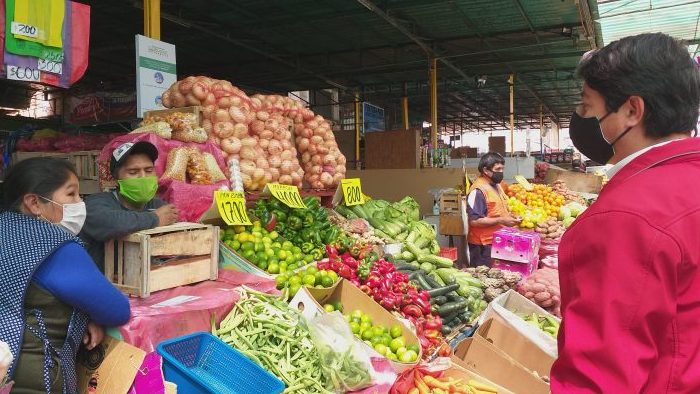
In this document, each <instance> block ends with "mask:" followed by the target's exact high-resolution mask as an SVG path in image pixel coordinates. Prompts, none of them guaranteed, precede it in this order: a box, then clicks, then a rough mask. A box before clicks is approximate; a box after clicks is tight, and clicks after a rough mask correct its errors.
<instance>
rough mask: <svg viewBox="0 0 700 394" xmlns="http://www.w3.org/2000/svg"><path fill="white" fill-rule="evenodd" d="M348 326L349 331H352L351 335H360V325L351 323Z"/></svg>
mask: <svg viewBox="0 0 700 394" xmlns="http://www.w3.org/2000/svg"><path fill="white" fill-rule="evenodd" d="M348 324H349V325H350V331H352V333H353V334H355V335H357V334H359V333H360V325H359V324H357V322H354V321H351V322H350V323H348Z"/></svg>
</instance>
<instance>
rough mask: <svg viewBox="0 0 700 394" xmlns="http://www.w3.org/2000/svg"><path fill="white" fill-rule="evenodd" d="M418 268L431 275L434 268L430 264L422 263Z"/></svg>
mask: <svg viewBox="0 0 700 394" xmlns="http://www.w3.org/2000/svg"><path fill="white" fill-rule="evenodd" d="M420 268H421V269H422V270H423V271H425V272H427V273H431V272H433V270H434V269H435V266H434V265H432V264H430V263H422V264H421V265H420Z"/></svg>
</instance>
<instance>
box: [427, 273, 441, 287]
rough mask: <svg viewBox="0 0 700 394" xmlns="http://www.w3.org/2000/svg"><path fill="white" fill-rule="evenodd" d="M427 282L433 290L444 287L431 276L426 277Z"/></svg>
mask: <svg viewBox="0 0 700 394" xmlns="http://www.w3.org/2000/svg"><path fill="white" fill-rule="evenodd" d="M425 280H426V281H427V282H428V284H429V285H430V288H431V289H432V288H435V287H442V286H443V285H441V284H440V283H438V282H437V281H435V279H433V277H432V276H430V275H425Z"/></svg>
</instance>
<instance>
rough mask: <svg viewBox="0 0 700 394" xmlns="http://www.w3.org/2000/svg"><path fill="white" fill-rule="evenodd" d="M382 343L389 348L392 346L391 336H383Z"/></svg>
mask: <svg viewBox="0 0 700 394" xmlns="http://www.w3.org/2000/svg"><path fill="white" fill-rule="evenodd" d="M382 343H383V344H384V345H386V346H387V347H389V346H390V345H391V337H390V336H389V334H384V335H382Z"/></svg>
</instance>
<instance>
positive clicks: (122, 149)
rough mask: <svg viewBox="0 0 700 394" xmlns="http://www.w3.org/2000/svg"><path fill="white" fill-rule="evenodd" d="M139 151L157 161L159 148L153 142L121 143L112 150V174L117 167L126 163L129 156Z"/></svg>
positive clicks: (110, 167)
mask: <svg viewBox="0 0 700 394" xmlns="http://www.w3.org/2000/svg"><path fill="white" fill-rule="evenodd" d="M138 153H143V154H145V155H147V156H148V157H149V158H150V159H151V160H152V161H153V162H155V161H156V159H157V158H158V149H157V148H156V147H155V145H153V144H151V143H150V142H146V141H139V142H136V143H134V142H127V143H124V144H121V145H119V146H118V147H117V148H116V149H114V151H113V152H112V158H111V162H110V164H109V171H110V172H111V173H112V175H114V173H115V171H116V170H117V168H119V166H121V165H122V164H124V162H125V161H126V159H128V158H129V156H131V155H134V154H138Z"/></svg>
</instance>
